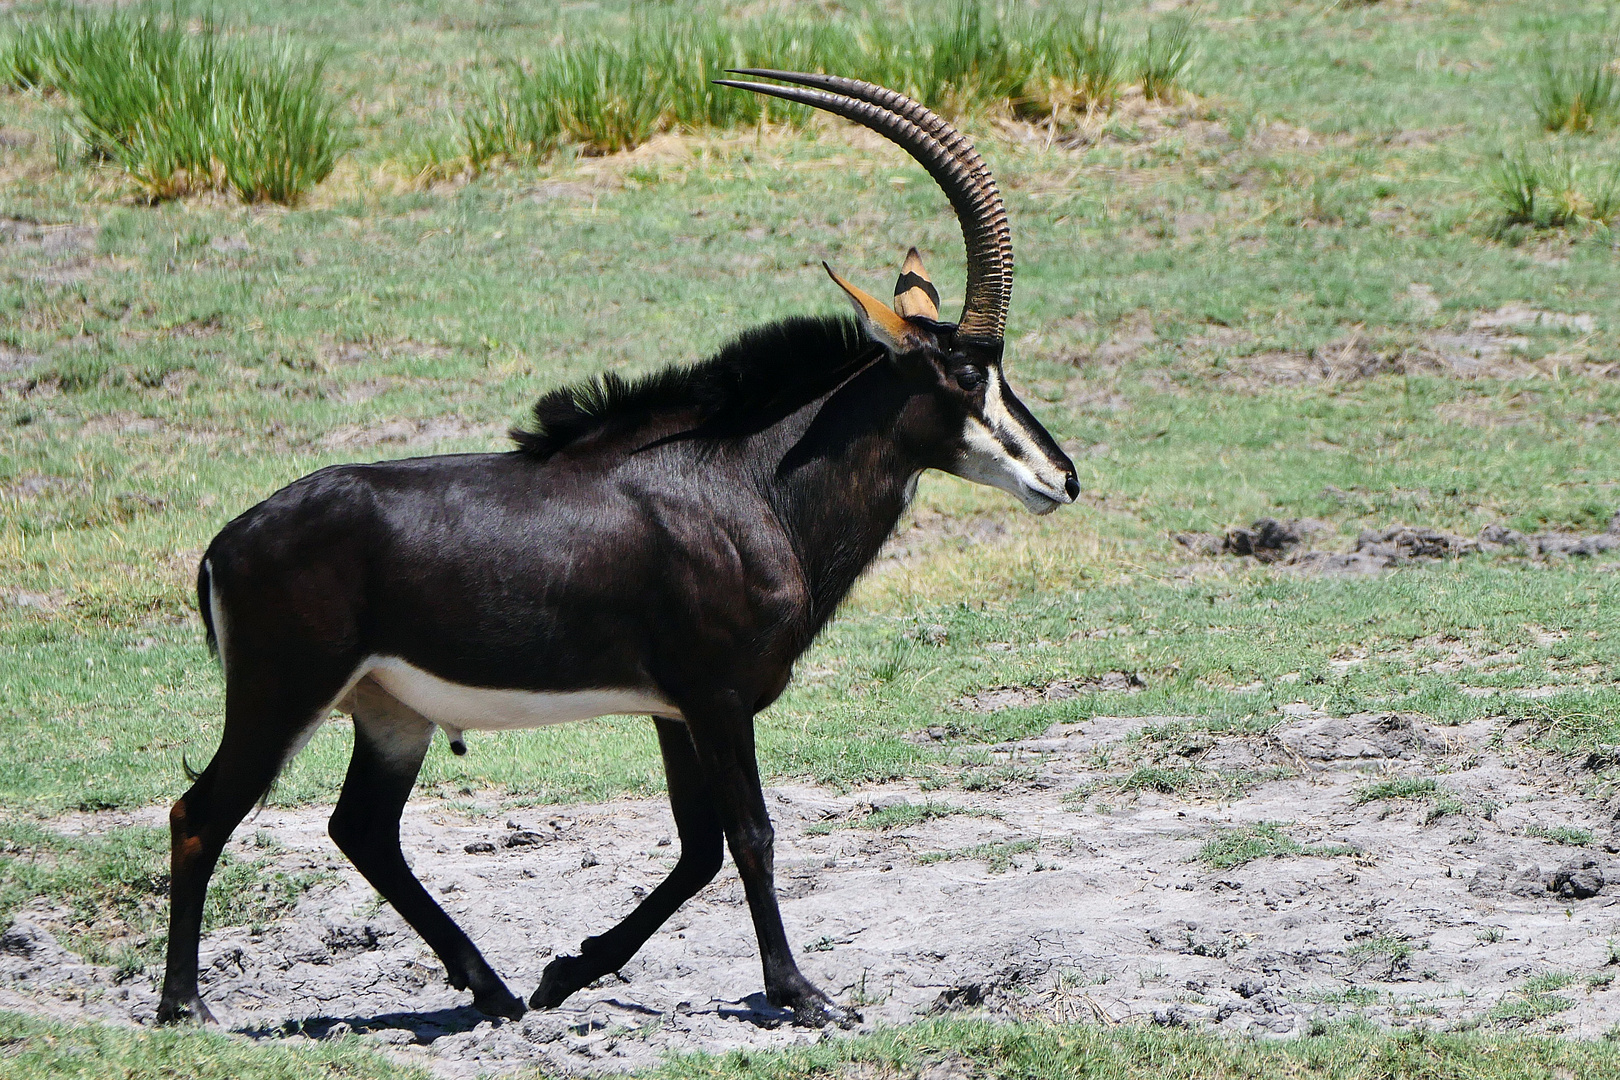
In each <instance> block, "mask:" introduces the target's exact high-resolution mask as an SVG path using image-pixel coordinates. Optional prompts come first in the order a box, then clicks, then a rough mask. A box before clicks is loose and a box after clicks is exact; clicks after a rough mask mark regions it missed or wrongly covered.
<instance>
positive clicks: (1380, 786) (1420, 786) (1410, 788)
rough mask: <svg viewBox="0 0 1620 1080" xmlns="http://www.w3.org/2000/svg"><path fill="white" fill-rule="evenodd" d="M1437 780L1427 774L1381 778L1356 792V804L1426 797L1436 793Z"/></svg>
mask: <svg viewBox="0 0 1620 1080" xmlns="http://www.w3.org/2000/svg"><path fill="white" fill-rule="evenodd" d="M1435 787H1436V785H1435V782H1434V779H1433V778H1432V777H1427V776H1422V777H1420V776H1399V777H1396V778H1395V779H1393V780H1380V781H1378V782H1376V783H1373V784H1368V785H1367V786H1366V787H1364V788H1362V789H1361V790H1360V791H1358V792H1356V805H1357V806H1362V805H1364V804H1366V803H1370V802H1377V801H1380V800H1388V799H1426V798H1429V797H1430V796H1432V795H1433V794H1434V793H1435Z"/></svg>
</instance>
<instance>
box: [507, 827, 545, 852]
mask: <svg viewBox="0 0 1620 1080" xmlns="http://www.w3.org/2000/svg"><path fill="white" fill-rule="evenodd" d="M545 842H546V838H545V837H544V836H541V835H540V834H539V833H537V832H531V831H529V830H528V829H519V830H518V831H517V832H514V833H510V834H508V835H507V837H506V839H505V840H502V841H501V846H502V847H509V848H514V847H534V846H535V845H536V844H543V843H545Z"/></svg>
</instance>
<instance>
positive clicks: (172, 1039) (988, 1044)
mask: <svg viewBox="0 0 1620 1080" xmlns="http://www.w3.org/2000/svg"><path fill="white" fill-rule="evenodd" d="M0 1045H3V1046H5V1047H6V1049H7V1054H8V1056H7V1059H6V1060H7V1069H8V1072H7V1075H8V1077H16V1078H17V1080H47V1078H54V1077H58V1076H68V1075H71V1076H77V1077H85V1078H86V1080H104V1078H105V1080H113V1078H117V1080H159V1078H162V1077H170V1076H175V1075H180V1074H183V1075H185V1076H188V1077H196V1078H198V1080H213V1078H216V1077H218V1078H225V1077H231V1078H235V1077H246V1076H251V1077H254V1078H255V1080H259V1078H262V1080H302V1078H304V1077H311V1078H314V1077H331V1076H338V1077H356V1078H364V1080H395V1078H405V1077H410V1078H418V1077H425V1076H427V1075H428V1074H426V1073H425V1072H422V1071H420V1070H418V1069H415V1068H412V1067H410V1066H406V1065H401V1064H396V1063H393V1062H391V1061H389V1060H388V1059H387V1058H385V1057H383V1056H381V1055H379V1054H376V1053H373V1052H371V1051H369V1050H366V1049H363V1048H362V1045H361V1042H360V1040H359V1039H358V1038H349V1039H342V1040H336V1041H322V1042H319V1043H316V1044H314V1045H312V1046H309V1047H299V1048H297V1049H293V1048H283V1047H261V1046H256V1045H254V1044H253V1043H251V1042H249V1041H248V1040H245V1039H242V1038H239V1037H232V1036H227V1035H221V1034H216V1033H212V1032H204V1031H198V1030H195V1029H185V1028H172V1029H158V1030H143V1029H131V1028H123V1027H112V1026H103V1025H82V1026H71V1027H70V1026H67V1025H62V1024H55V1023H51V1022H48V1021H42V1020H35V1019H31V1018H25V1017H21V1016H18V1015H16V1014H9V1013H7V1014H0ZM942 1062H950V1063H951V1067H957V1068H960V1067H963V1066H964V1065H965V1067H967V1068H968V1069H971V1070H972V1075H975V1076H981V1077H984V1078H986V1080H1013V1078H1017V1080H1060V1078H1066V1077H1073V1076H1082V1075H1083V1076H1100V1077H1107V1078H1109V1080H1159V1078H1162V1077H1165V1076H1188V1077H1212V1076H1221V1077H1239V1076H1241V1077H1248V1078H1253V1080H1300V1078H1305V1080H1381V1078H1384V1077H1389V1076H1401V1077H1411V1078H1413V1080H1445V1078H1448V1077H1457V1076H1468V1077H1473V1078H1476V1080H1534V1078H1538V1077H1544V1076H1549V1075H1559V1074H1565V1075H1574V1076H1601V1075H1606V1074H1609V1073H1612V1072H1613V1071H1614V1070H1615V1069H1616V1068H1620V1044H1617V1043H1615V1042H1612V1041H1605V1040H1590V1041H1587V1040H1579V1041H1578V1040H1556V1039H1548V1038H1533V1037H1513V1036H1501V1035H1494V1036H1482V1035H1443V1034H1434V1033H1431V1032H1427V1031H1422V1030H1418V1031H1411V1032H1404V1033H1400V1034H1386V1033H1379V1032H1376V1031H1369V1030H1366V1029H1364V1028H1358V1027H1357V1026H1355V1025H1353V1024H1344V1025H1339V1026H1337V1027H1329V1028H1328V1029H1326V1030H1325V1032H1324V1033H1323V1034H1319V1035H1313V1036H1311V1037H1309V1038H1303V1039H1293V1040H1286V1041H1276V1042H1273V1041H1266V1042H1262V1041H1258V1040H1250V1039H1233V1038H1224V1037H1221V1036H1213V1037H1211V1036H1207V1035H1197V1034H1193V1033H1190V1032H1184V1031H1166V1030H1164V1029H1162V1028H1153V1027H1146V1026H1137V1025H1121V1026H1115V1027H1107V1028H1105V1027H1100V1026H1081V1025H1044V1024H993V1023H989V1022H986V1021H982V1020H932V1021H927V1022H924V1023H920V1024H914V1025H909V1026H907V1027H903V1028H886V1029H880V1030H879V1031H877V1032H875V1033H872V1034H869V1035H861V1036H857V1037H854V1038H844V1039H829V1040H823V1041H818V1042H815V1043H812V1044H808V1045H805V1046H801V1047H796V1048H793V1049H790V1050H780V1051H760V1050H746V1051H743V1050H738V1051H732V1052H730V1053H726V1054H682V1055H677V1056H674V1057H671V1058H670V1059H669V1060H668V1061H667V1062H666V1063H665V1064H663V1065H661V1066H659V1067H657V1068H654V1069H650V1070H646V1071H644V1072H641V1073H637V1074H634V1075H637V1076H641V1077H645V1078H646V1080H675V1078H680V1080H688V1078H701V1080H765V1078H769V1080H801V1078H802V1080H810V1078H820V1077H838V1076H849V1075H868V1074H870V1075H880V1076H886V1075H913V1074H917V1073H919V1072H926V1071H927V1069H928V1068H929V1066H931V1065H935V1064H938V1063H942Z"/></svg>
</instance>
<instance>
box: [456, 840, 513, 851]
mask: <svg viewBox="0 0 1620 1080" xmlns="http://www.w3.org/2000/svg"><path fill="white" fill-rule="evenodd" d="M506 846H507V847H511V846H512V845H511V844H508V845H506ZM463 850H465V851H466V852H467V854H469V855H493V854H495V845H494V844H492V843H490V842H489V841H488V840H475V841H474V842H472V843H471V844H468V845H467V846H466V848H465V849H463Z"/></svg>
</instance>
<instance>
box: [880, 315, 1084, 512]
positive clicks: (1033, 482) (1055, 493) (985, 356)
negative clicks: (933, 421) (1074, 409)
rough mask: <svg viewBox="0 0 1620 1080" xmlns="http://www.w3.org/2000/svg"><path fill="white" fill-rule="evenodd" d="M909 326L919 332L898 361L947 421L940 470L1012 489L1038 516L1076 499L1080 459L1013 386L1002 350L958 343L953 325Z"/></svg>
mask: <svg viewBox="0 0 1620 1080" xmlns="http://www.w3.org/2000/svg"><path fill="white" fill-rule="evenodd" d="M908 321H910V322H911V323H912V325H913V326H914V327H915V328H917V329H918V330H919V331H921V332H920V333H917V334H916V335H915V336H914V337H912V338H911V340H910V341H908V342H907V344H908V345H909V346H911V347H910V348H907V349H905V351H904V352H900V351H895V352H894V353H893V355H894V362H895V365H896V366H897V367H898V368H900V369H901V370H902V371H903V372H905V373H906V376H907V378H908V379H911V380H912V381H913V382H915V383H917V384H919V386H922V387H926V388H927V391H928V393H929V394H930V395H931V397H932V399H933V403H934V405H935V407H936V408H937V409H938V410H939V412H940V414H941V416H942V417H943V418H944V427H945V429H946V431H947V432H948V434H947V436H946V440H945V445H944V446H943V447H941V451H942V452H941V455H940V457H939V461H940V464H939V468H941V469H943V470H944V471H946V472H949V473H953V474H955V475H957V476H960V477H962V478H963V479H965V480H972V481H974V482H975V483H979V484H988V485H989V486H990V487H997V488H1000V489H1001V490H1003V491H1006V492H1010V493H1011V494H1012V495H1014V496H1016V497H1017V498H1018V500H1019V501H1020V502H1022V503H1023V504H1024V506H1025V507H1026V508H1028V509H1029V510H1031V511H1033V512H1034V513H1037V514H1047V513H1051V512H1052V511H1053V510H1055V509H1057V508H1058V507H1059V506H1061V505H1063V504H1065V503H1072V502H1074V500H1075V498H1076V497H1078V496H1079V494H1080V484H1079V481H1077V480H1076V479H1075V474H1074V462H1072V461H1070V460H1069V456H1068V455H1067V454H1065V453H1064V452H1063V451H1062V450H1061V449H1060V448H1059V447H1058V444H1057V442H1056V441H1055V440H1053V438H1052V436H1051V435H1050V434H1049V433H1048V432H1047V430H1046V429H1045V428H1044V427H1042V426H1041V424H1040V421H1038V420H1036V419H1035V417H1034V416H1032V415H1030V411H1029V410H1028V409H1027V408H1025V407H1024V403H1023V402H1022V401H1020V400H1018V395H1016V394H1014V393H1013V390H1012V387H1011V386H1009V385H1008V384H1007V380H1006V378H1005V377H1004V376H1003V374H1002V371H1001V356H1000V352H1001V350H1000V348H999V346H998V345H992V346H980V345H978V344H977V343H974V342H967V343H959V342H957V341H956V340H955V335H954V328H953V327H950V326H947V325H943V324H938V323H933V324H927V325H924V324H925V323H926V322H927V321H926V320H921V319H916V318H913V319H911V320H908Z"/></svg>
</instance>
